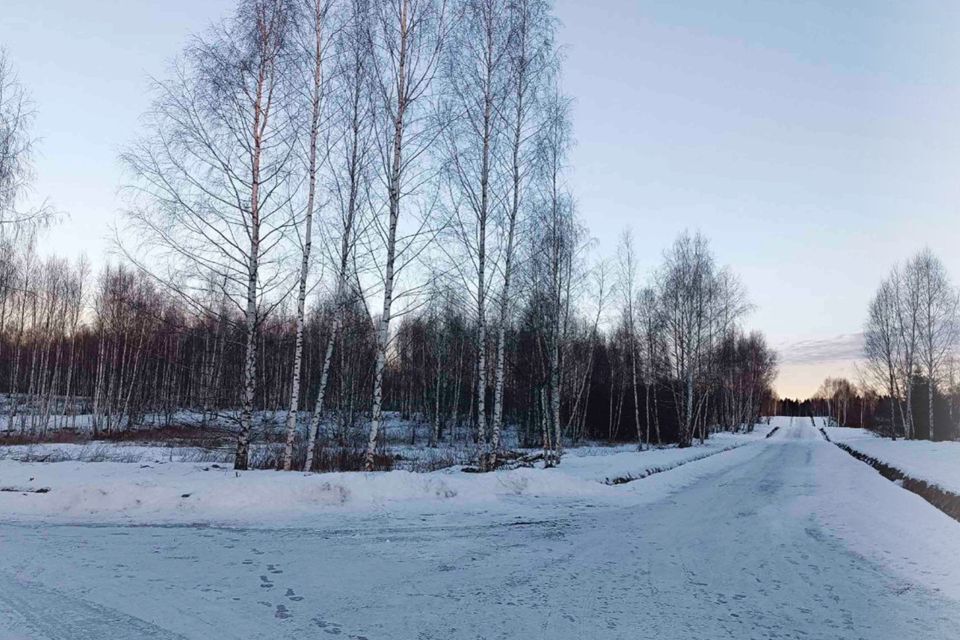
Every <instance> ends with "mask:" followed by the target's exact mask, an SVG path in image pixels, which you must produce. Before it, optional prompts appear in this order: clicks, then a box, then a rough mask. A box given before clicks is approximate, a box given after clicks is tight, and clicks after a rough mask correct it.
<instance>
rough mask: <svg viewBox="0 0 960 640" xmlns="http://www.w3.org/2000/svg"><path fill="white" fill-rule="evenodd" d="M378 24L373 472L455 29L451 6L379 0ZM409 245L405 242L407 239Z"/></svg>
mask: <svg viewBox="0 0 960 640" xmlns="http://www.w3.org/2000/svg"><path fill="white" fill-rule="evenodd" d="M374 6H375V10H374V16H375V17H374V21H375V23H376V24H375V26H374V27H373V29H372V30H371V33H370V35H369V42H370V46H371V47H372V49H373V54H372V56H371V61H372V71H373V79H374V84H375V91H376V92H377V94H378V97H379V100H378V108H377V115H378V125H379V127H378V129H379V130H378V134H379V135H378V141H379V144H380V157H381V160H382V172H383V178H384V183H385V187H386V192H387V220H386V224H384V225H381V226H380V227H379V231H380V232H381V236H382V238H383V243H384V252H385V257H384V260H383V263H382V264H383V279H382V283H383V308H382V311H381V313H380V317H379V319H378V320H377V357H376V363H375V368H374V374H373V405H372V410H371V419H370V437H369V439H368V444H367V454H366V461H365V466H366V468H367V469H372V468H373V463H374V456H375V452H376V446H377V437H378V436H379V433H380V426H381V424H382V423H383V373H384V369H385V368H386V364H387V347H388V344H389V341H390V320H391V317H392V312H393V303H394V297H395V291H394V286H395V279H396V275H397V271H398V267H399V266H400V265H398V264H397V262H396V260H397V255H398V253H401V254H402V253H403V249H402V247H401V250H400V251H399V252H398V233H397V232H398V226H399V224H400V214H401V205H402V204H403V202H404V201H405V200H406V198H407V197H408V196H409V194H410V192H411V191H415V190H416V189H417V188H418V186H419V182H420V180H422V178H423V176H422V174H421V173H419V172H417V170H416V166H417V163H418V162H419V161H420V160H421V158H422V156H423V155H424V154H425V153H426V152H427V150H428V149H429V148H430V145H431V144H432V143H433V142H434V141H435V140H436V138H437V136H438V133H439V132H438V130H437V126H436V125H437V123H436V122H435V121H434V120H432V119H431V114H430V109H429V107H430V100H431V97H432V96H431V94H430V91H431V87H432V83H433V79H434V76H435V74H436V71H437V66H438V63H439V61H440V56H441V53H442V51H443V45H444V40H445V36H446V31H447V28H448V23H447V15H446V11H447V6H446V2H445V0H375V1H374ZM400 240H401V242H402V241H403V238H402V236H401V238H400Z"/></svg>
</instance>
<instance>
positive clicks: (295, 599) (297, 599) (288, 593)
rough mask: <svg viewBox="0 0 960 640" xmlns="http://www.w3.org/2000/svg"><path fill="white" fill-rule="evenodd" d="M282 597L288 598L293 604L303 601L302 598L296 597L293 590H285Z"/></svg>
mask: <svg viewBox="0 0 960 640" xmlns="http://www.w3.org/2000/svg"><path fill="white" fill-rule="evenodd" d="M284 595H286V596H287V597H288V598H290V600H292V601H293V602H300V601H301V600H303V596H298V595H297V593H296V592H295V591H294V590H293V589H287V593H286V594H284Z"/></svg>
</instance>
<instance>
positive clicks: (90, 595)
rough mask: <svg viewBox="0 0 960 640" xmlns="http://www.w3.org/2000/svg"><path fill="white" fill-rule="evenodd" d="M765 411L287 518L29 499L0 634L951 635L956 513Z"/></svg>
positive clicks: (958, 593)
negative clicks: (614, 475) (534, 484)
mask: <svg viewBox="0 0 960 640" xmlns="http://www.w3.org/2000/svg"><path fill="white" fill-rule="evenodd" d="M780 426H781V428H780V430H779V431H778V432H777V433H776V434H775V436H774V437H772V438H770V439H762V438H758V439H754V440H753V441H752V442H750V443H748V444H746V445H745V446H741V447H738V448H736V449H734V450H731V451H726V452H722V453H718V454H717V455H713V456H710V457H708V458H705V459H703V460H699V461H694V462H689V463H687V464H684V465H682V466H680V467H678V468H675V469H672V470H670V471H667V472H664V473H660V474H657V475H653V476H651V477H648V478H646V479H643V480H638V481H635V482H630V483H627V484H622V485H618V486H615V487H610V486H606V485H603V484H601V483H600V482H596V481H592V482H593V484H594V485H596V487H597V488H598V490H597V491H596V492H595V493H590V494H582V493H581V494H577V493H571V492H567V491H564V490H561V489H557V490H555V491H554V493H553V494H552V495H544V494H539V493H529V492H518V493H512V494H511V493H510V492H504V493H503V494H502V495H500V496H498V497H497V499H496V500H491V501H480V502H473V501H462V502H458V501H456V500H420V501H413V502H403V503H396V502H393V501H389V502H386V503H382V504H378V505H372V506H370V508H365V509H353V510H345V509H321V510H318V511H317V512H316V513H314V514H312V515H311V516H310V517H309V524H307V519H303V520H302V521H301V523H300V524H298V525H297V526H290V524H289V522H288V521H287V520H278V521H276V522H275V523H270V522H266V521H261V522H259V523H258V525H257V526H255V527H250V526H234V527H213V526H197V525H193V526H190V525H167V526H133V525H130V524H126V525H125V524H121V523H118V522H117V519H116V518H112V517H110V518H105V520H108V521H110V520H113V522H110V523H107V524H76V523H67V522H64V521H62V520H61V521H60V523H56V524H51V523H50V522H49V520H48V519H44V520H43V521H42V522H37V521H33V520H32V518H33V516H31V514H30V513H23V514H21V515H22V516H23V517H18V518H16V519H14V520H10V519H7V521H6V522H5V523H4V524H0V549H2V550H3V552H2V553H0V638H4V639H7V638H79V639H88V638H89V639H92V638H148V637H149V638H162V639H167V638H244V639H249V638H298V639H299V638H305V637H310V638H316V637H327V636H328V635H329V636H342V637H347V638H369V639H371V640H372V639H374V638H424V639H426V638H437V639H440V638H442V639H456V638H470V639H476V638H551V639H553V638H571V639H572V638H577V639H582V638H631V639H637V638H656V639H657V640H669V639H671V638H727V637H730V638H824V639H825V638H831V639H832V638H870V639H875V638H897V639H899V638H925V639H928V638H929V639H935V638H957V637H958V634H960V553H958V552H960V525H958V524H957V523H956V522H955V521H953V520H951V519H949V518H948V517H947V516H945V515H943V514H942V513H940V512H939V511H937V510H936V509H934V508H933V507H932V506H930V505H929V504H927V503H926V502H925V501H924V500H922V499H921V498H919V497H918V496H916V495H914V494H912V493H909V492H907V491H904V490H902V489H900V488H899V487H897V486H896V485H895V484H893V483H891V482H889V481H887V480H885V479H883V478H882V477H881V476H880V475H879V474H877V473H876V472H875V471H873V470H872V469H871V468H869V467H868V466H867V465H865V464H863V463H861V462H859V461H857V460H855V459H854V458H852V457H851V456H849V455H848V454H846V453H844V452H842V451H840V450H839V449H837V448H836V447H834V446H833V445H830V444H828V443H826V442H824V441H823V440H822V439H821V437H820V435H819V432H818V431H817V430H815V429H814V428H813V427H812V425H811V424H810V421H809V420H797V421H795V422H794V423H791V422H790V421H789V419H786V420H783V421H781V422H780ZM616 455H620V454H616ZM643 455H647V454H634V456H635V457H637V458H640V457H642V456H643ZM567 462H569V460H568V461H565V462H564V464H567ZM11 464H16V463H11ZM65 464H67V463H65ZM104 464H109V463H104ZM48 466H51V467H52V466H55V465H48ZM91 466H94V465H91ZM528 473H532V474H539V475H540V476H544V477H547V478H556V479H558V480H559V478H560V476H559V474H553V475H551V474H544V473H543V472H528ZM551 473H552V472H551ZM275 475H279V474H275ZM429 475H431V476H432V475H434V474H429ZM391 477H392V475H391ZM486 477H492V476H486ZM568 477H573V476H568ZM581 482H584V481H582V480H581ZM577 486H580V485H579V484H578V485H577ZM276 488H277V490H278V491H279V490H281V489H282V486H281V485H277V487H276ZM15 495H19V494H15ZM54 495H55V494H54V493H53V492H52V491H51V493H49V494H30V495H28V496H20V497H21V498H24V499H26V498H29V499H31V500H43V499H47V498H51V497H53V496H54ZM8 507H9V503H7V504H4V505H3V507H2V512H3V513H8V509H7V508H8ZM34 515H36V514H34Z"/></svg>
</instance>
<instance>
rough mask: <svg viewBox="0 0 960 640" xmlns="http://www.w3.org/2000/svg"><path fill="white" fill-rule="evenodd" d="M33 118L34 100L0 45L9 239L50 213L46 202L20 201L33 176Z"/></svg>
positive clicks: (1, 219)
mask: <svg viewBox="0 0 960 640" xmlns="http://www.w3.org/2000/svg"><path fill="white" fill-rule="evenodd" d="M34 117H35V110H34V105H33V102H32V100H31V99H30V96H29V94H28V93H27V90H26V88H24V86H23V85H22V84H21V83H20V79H19V77H18V76H17V73H16V70H15V69H14V67H13V64H12V63H11V62H10V59H9V57H8V56H7V52H6V50H4V49H3V48H2V47H0V234H4V235H6V236H8V237H11V238H16V236H17V235H18V232H19V231H20V229H21V228H22V227H23V226H25V225H33V224H43V223H46V222H48V221H49V220H50V219H51V217H52V215H53V210H52V209H51V208H50V207H49V206H48V205H47V204H42V205H41V206H39V207H37V208H34V209H24V208H22V203H21V200H22V199H23V197H24V196H25V195H26V193H27V191H28V190H29V188H30V185H31V182H32V179H33V149H34V144H35V138H34V137H33V132H32V128H33V121H34Z"/></svg>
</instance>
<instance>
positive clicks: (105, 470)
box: [0, 430, 764, 523]
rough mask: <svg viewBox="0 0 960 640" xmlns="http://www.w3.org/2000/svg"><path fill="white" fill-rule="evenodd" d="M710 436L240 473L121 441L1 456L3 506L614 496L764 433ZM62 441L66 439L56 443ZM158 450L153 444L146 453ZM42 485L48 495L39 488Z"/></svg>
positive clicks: (253, 513)
mask: <svg viewBox="0 0 960 640" xmlns="http://www.w3.org/2000/svg"><path fill="white" fill-rule="evenodd" d="M763 435H764V430H759V431H756V432H754V433H752V434H742V435H730V434H725V435H722V436H715V437H713V438H711V439H710V440H708V442H707V443H706V444H705V445H703V446H697V447H691V448H687V449H678V448H675V447H665V448H658V449H653V450H649V451H644V452H637V451H624V450H622V448H620V449H618V448H612V449H610V452H609V453H608V454H604V452H603V451H599V450H597V449H588V450H586V451H585V453H586V454H587V455H577V452H576V450H573V451H572V452H571V453H568V455H566V456H565V457H564V459H563V462H562V464H561V466H560V467H558V468H555V469H516V470H511V471H500V472H496V473H488V474H466V473H461V472H460V471H459V470H457V469H446V470H442V471H435V472H431V473H414V472H409V471H391V472H379V473H323V474H303V473H281V472H276V471H245V472H241V473H237V472H235V471H233V470H232V469H230V468H229V467H228V466H227V465H223V464H216V463H212V464H210V463H208V464H204V463H191V462H177V461H174V462H170V461H169V459H170V453H169V452H168V451H165V450H163V449H161V448H156V447H154V448H151V447H121V446H117V447H115V448H116V449H118V450H119V449H127V450H128V451H127V454H130V455H135V456H136V460H137V462H109V461H107V462H98V463H96V464H92V463H88V462H80V461H76V460H74V461H66V462H57V463H41V462H20V461H17V460H14V459H3V460H0V489H4V488H6V489H7V490H6V491H0V513H3V514H5V516H6V517H7V518H12V519H44V520H48V519H60V520H67V521H116V520H120V521H127V522H132V521H135V522H225V523H234V522H237V523H239V522H247V523H249V522H269V521H272V520H276V519H283V520H290V519H297V518H300V517H307V516H309V515H311V514H316V513H318V512H323V511H332V510H337V511H369V510H377V509H385V508H390V509H396V508H404V507H405V506H417V505H419V506H423V505H424V504H429V505H430V508H437V507H441V508H463V507H465V506H471V505H482V504H485V503H491V502H498V501H503V500H510V499H512V498H516V497H518V496H519V497H547V498H549V497H563V498H578V497H596V498H600V497H604V496H607V497H611V498H613V497H615V496H616V495H617V494H616V493H615V492H616V491H617V490H618V488H617V487H612V486H609V485H610V484H612V483H613V480H614V479H618V478H619V479H634V478H643V477H645V476H648V475H650V474H652V473H656V472H658V471H663V470H666V469H672V468H674V467H677V466H679V465H682V464H684V463H686V462H691V461H694V460H698V459H702V458H704V457H707V456H712V455H713V454H716V453H720V452H723V451H726V450H728V449H731V448H735V447H738V446H741V445H743V444H747V443H749V442H752V441H756V440H758V439H761V438H762V437H763ZM58 446H62V445H58ZM151 449H154V451H151ZM39 487H44V488H49V489H50V490H49V492H47V493H44V494H37V493H34V492H32V490H33V489H36V488H39Z"/></svg>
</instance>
